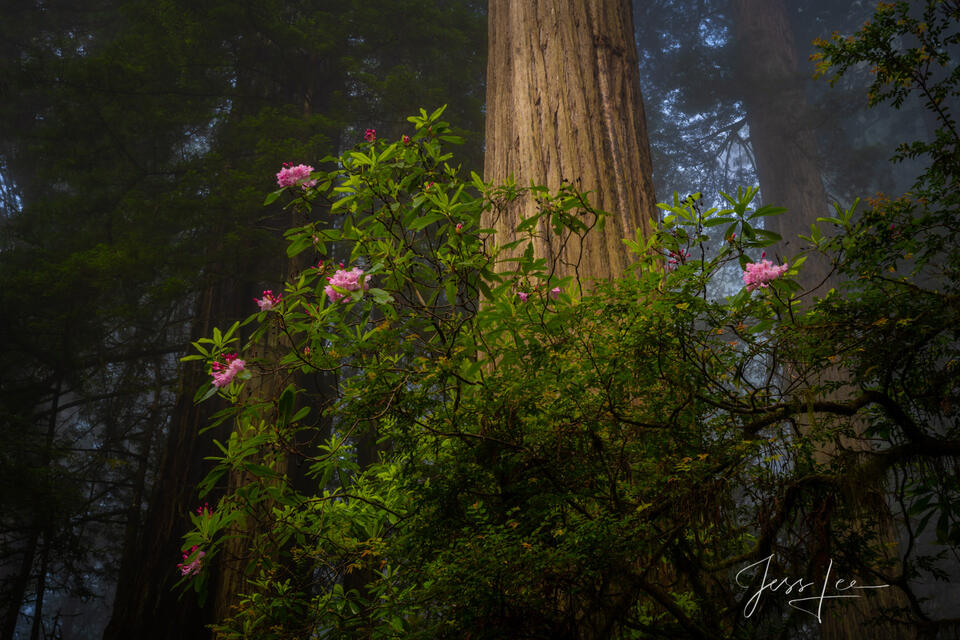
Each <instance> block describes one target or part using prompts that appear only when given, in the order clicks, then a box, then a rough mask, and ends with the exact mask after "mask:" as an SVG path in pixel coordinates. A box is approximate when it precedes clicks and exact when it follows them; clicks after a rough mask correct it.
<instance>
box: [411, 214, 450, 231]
mask: <svg viewBox="0 0 960 640" xmlns="http://www.w3.org/2000/svg"><path fill="white" fill-rule="evenodd" d="M443 217H444V215H443V214H442V213H437V212H434V213H428V214H427V215H424V216H420V217H419V218H417V219H415V220H414V221H413V222H411V223H410V229H411V230H413V231H420V230H421V229H423V228H424V227H426V226H428V225H431V224H433V223H434V222H436V221H437V220H441V219H443Z"/></svg>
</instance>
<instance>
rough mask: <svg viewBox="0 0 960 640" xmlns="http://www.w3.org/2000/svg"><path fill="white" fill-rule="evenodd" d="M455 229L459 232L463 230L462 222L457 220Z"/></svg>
mask: <svg viewBox="0 0 960 640" xmlns="http://www.w3.org/2000/svg"><path fill="white" fill-rule="evenodd" d="M456 231H457V233H460V232H461V231H463V223H462V222H458V223H457V228H456Z"/></svg>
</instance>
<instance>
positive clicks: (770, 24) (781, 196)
mask: <svg viewBox="0 0 960 640" xmlns="http://www.w3.org/2000/svg"><path fill="white" fill-rule="evenodd" d="M733 9H734V16H735V24H736V30H737V42H738V43H739V46H738V52H737V54H738V55H737V63H738V64H737V66H738V79H739V81H740V86H741V87H742V92H743V98H744V103H745V106H746V109H747V124H748V125H749V127H750V143H751V146H752V147H753V153H754V161H755V164H756V168H757V175H758V177H759V179H760V196H761V199H762V201H763V204H771V205H776V206H779V207H786V208H787V212H786V213H785V214H783V215H781V216H775V217H772V218H766V219H765V220H766V221H768V222H767V224H768V225H769V226H768V228H769V229H770V230H771V231H776V232H777V233H779V234H780V235H781V236H783V239H784V242H783V243H782V244H781V246H780V250H781V251H783V252H791V251H792V252H797V251H798V250H799V246H798V241H797V240H796V237H797V235H798V234H801V233H803V234H809V232H810V223H811V222H815V221H816V219H817V217H818V216H824V215H827V212H828V205H827V193H826V191H825V190H824V188H823V180H822V178H821V173H820V163H819V160H818V154H817V141H816V136H815V135H814V123H813V122H811V119H810V115H809V113H810V111H809V109H808V107H807V101H806V98H805V96H804V87H803V79H802V78H801V77H800V72H799V70H798V66H797V53H796V47H795V46H794V39H793V31H792V30H791V28H790V23H789V21H788V19H787V11H786V7H785V5H784V4H783V0H734V1H733ZM829 271H830V268H829V265H828V264H827V263H826V261H824V260H822V259H820V258H819V256H810V257H809V258H808V259H807V263H806V264H805V265H804V267H803V269H802V270H801V272H800V283H801V284H802V285H803V286H804V288H805V289H806V288H810V287H814V286H817V285H819V284H821V283H822V282H823V281H824V280H825V279H826V277H827V274H828V273H829Z"/></svg>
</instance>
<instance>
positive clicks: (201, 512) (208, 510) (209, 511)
mask: <svg viewBox="0 0 960 640" xmlns="http://www.w3.org/2000/svg"><path fill="white" fill-rule="evenodd" d="M197 515H198V516H206V517H208V518H209V517H210V516H212V515H213V507H211V506H210V503H209V502H204V503H203V506H202V507H197ZM194 548H196V547H194Z"/></svg>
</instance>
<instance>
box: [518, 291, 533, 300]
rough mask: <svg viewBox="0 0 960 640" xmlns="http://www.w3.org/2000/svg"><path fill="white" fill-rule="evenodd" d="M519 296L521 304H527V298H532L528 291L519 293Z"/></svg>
mask: <svg viewBox="0 0 960 640" xmlns="http://www.w3.org/2000/svg"><path fill="white" fill-rule="evenodd" d="M517 296H518V297H519V298H520V302H526V301H527V298H529V297H530V294H529V293H527V292H526V291H517Z"/></svg>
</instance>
